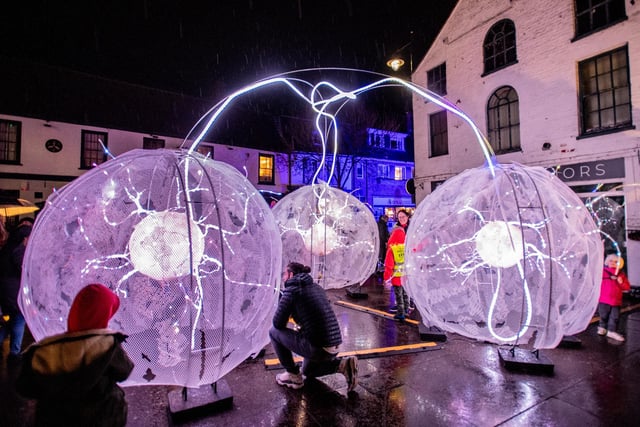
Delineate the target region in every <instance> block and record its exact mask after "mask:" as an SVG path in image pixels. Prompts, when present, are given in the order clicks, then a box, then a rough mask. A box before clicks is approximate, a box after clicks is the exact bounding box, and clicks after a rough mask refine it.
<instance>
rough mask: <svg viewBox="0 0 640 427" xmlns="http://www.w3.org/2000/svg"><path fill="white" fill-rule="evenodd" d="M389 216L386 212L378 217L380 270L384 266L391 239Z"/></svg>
mask: <svg viewBox="0 0 640 427" xmlns="http://www.w3.org/2000/svg"><path fill="white" fill-rule="evenodd" d="M388 221H389V217H388V216H387V215H385V214H382V215H380V218H379V219H378V236H380V247H379V249H378V266H380V267H381V268H379V270H382V267H384V257H385V256H386V254H387V241H388V240H389V228H388V226H387V222H388Z"/></svg>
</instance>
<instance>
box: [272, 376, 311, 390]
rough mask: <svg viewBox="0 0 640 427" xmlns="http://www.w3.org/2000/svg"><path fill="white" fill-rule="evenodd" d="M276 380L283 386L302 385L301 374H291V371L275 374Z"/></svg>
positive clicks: (300, 386) (296, 386) (293, 386)
mask: <svg viewBox="0 0 640 427" xmlns="http://www.w3.org/2000/svg"><path fill="white" fill-rule="evenodd" d="M276 382H277V383H278V384H280V385H283V386H285V387H289V388H293V389H296V390H297V389H299V388H302V386H303V385H304V379H303V378H302V374H292V373H291V372H283V373H281V374H278V375H276Z"/></svg>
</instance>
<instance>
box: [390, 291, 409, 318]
mask: <svg viewBox="0 0 640 427" xmlns="http://www.w3.org/2000/svg"><path fill="white" fill-rule="evenodd" d="M393 293H394V294H395V296H396V306H397V307H398V314H409V295H407V292H406V291H405V290H404V288H403V287H402V286H394V287H393Z"/></svg>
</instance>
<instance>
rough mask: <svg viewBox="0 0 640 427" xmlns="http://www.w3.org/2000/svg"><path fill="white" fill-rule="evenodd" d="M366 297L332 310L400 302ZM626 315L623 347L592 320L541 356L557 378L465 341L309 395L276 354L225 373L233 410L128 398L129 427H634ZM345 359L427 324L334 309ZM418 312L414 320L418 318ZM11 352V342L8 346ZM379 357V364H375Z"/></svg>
mask: <svg viewBox="0 0 640 427" xmlns="http://www.w3.org/2000/svg"><path fill="white" fill-rule="evenodd" d="M362 291H363V292H366V293H367V295H368V298H366V299H358V300H354V299H350V298H348V297H347V295H346V293H345V290H344V289H341V290H331V291H329V296H330V298H331V300H332V301H333V302H338V301H348V302H350V303H354V304H358V305H362V306H366V307H369V308H373V309H379V310H386V309H387V308H388V306H389V298H390V293H389V289H385V288H384V287H383V286H382V285H380V284H370V285H367V286H365V287H363V288H362ZM625 306H627V308H626V311H625V313H624V314H623V315H622V318H621V331H622V332H623V334H624V335H625V336H626V337H627V341H626V342H624V343H617V342H614V341H612V340H610V339H608V338H606V337H601V336H598V335H597V334H596V330H595V329H596V325H595V324H594V323H592V324H591V325H590V326H589V327H588V328H587V330H586V331H584V332H582V333H581V334H579V335H577V338H578V339H579V342H578V344H579V346H578V347H575V346H573V347H559V348H556V349H552V350H543V351H541V352H540V353H541V355H543V356H544V357H547V358H548V359H549V360H550V361H551V363H553V374H542V373H532V372H523V371H519V370H510V369H507V368H505V367H504V366H503V364H502V363H501V361H500V358H499V356H498V349H499V348H500V347H499V346H497V345H494V344H488V343H484V342H479V341H476V340H473V339H469V338H465V337H462V336H459V335H456V334H447V340H446V342H442V343H437V345H434V346H428V347H427V348H426V349H425V350H424V351H420V352H415V353H406V354H397V353H395V354H392V355H390V354H387V355H384V356H378V357H375V356H376V355H375V354H374V355H365V356H363V358H362V359H361V360H360V362H359V385H358V386H357V387H356V389H355V391H354V392H352V393H347V392H346V383H345V380H344V377H342V376H341V375H339V374H336V375H331V376H327V377H324V378H322V379H320V380H313V381H307V383H306V384H305V386H304V387H303V388H302V389H300V390H292V389H288V388H284V387H281V386H279V385H278V384H276V382H275V379H274V376H275V374H276V373H278V372H280V370H278V369H271V368H270V369H267V368H266V367H265V366H266V363H265V361H266V360H270V359H273V358H275V355H274V353H273V350H272V349H271V346H267V347H266V351H265V354H264V356H261V357H258V358H255V359H248V360H246V361H245V362H243V363H242V364H241V365H240V366H238V367H237V368H235V369H234V370H233V371H231V372H230V373H229V374H227V375H226V376H225V377H224V378H223V381H226V383H227V384H228V386H229V387H230V390H231V393H232V394H233V404H232V407H231V408H230V409H228V410H225V411H222V412H219V413H216V414H209V415H205V416H202V417H200V418H197V419H193V420H188V421H184V422H181V423H175V422H173V420H172V418H171V417H170V415H169V411H168V406H169V404H168V393H169V392H171V391H176V390H180V388H179V387H170V386H153V387H128V388H126V389H125V391H126V395H127V400H128V403H129V422H128V425H130V426H172V425H181V426H211V425H224V426H495V425H501V426H522V425H526V426H548V425H554V426H574V425H575V426H581V427H584V426H614V425H615V426H625V425H640V421H639V420H640V300H637V299H633V298H630V297H627V299H626V300H625ZM334 307H335V311H336V314H337V316H338V319H339V321H340V323H341V326H342V331H343V338H344V344H343V346H342V350H344V351H351V350H357V351H363V350H368V349H373V348H379V347H389V346H398V345H405V344H413V343H424V341H421V339H420V333H419V330H418V327H417V326H416V325H415V324H412V323H404V324H401V323H398V322H397V321H394V320H392V319H390V318H386V317H383V316H380V315H376V314H372V313H369V312H366V311H361V310H357V309H353V308H350V307H346V306H344V305H342V304H340V303H337V304H335V305H334ZM417 315H418V313H414V314H413V315H412V318H413V319H417V317H416V316H417ZM4 349H5V351H4V354H6V350H7V343H5V348H4ZM372 356H374V357H372ZM14 376H15V368H13V367H12V366H11V365H9V366H7V361H6V356H5V357H4V358H3V360H2V366H1V372H0V425H2V426H29V425H31V423H32V419H33V408H34V405H33V402H32V401H28V400H24V399H22V398H20V397H18V396H16V394H15V393H14V392H13V386H12V380H13V377H14Z"/></svg>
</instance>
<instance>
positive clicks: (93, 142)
mask: <svg viewBox="0 0 640 427" xmlns="http://www.w3.org/2000/svg"><path fill="white" fill-rule="evenodd" d="M80 150H81V157H80V169H90V168H92V167H94V166H95V165H99V164H100V163H104V162H106V161H107V134H106V133H105V132H93V131H89V130H83V131H82V144H81V148H80Z"/></svg>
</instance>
